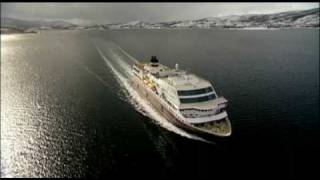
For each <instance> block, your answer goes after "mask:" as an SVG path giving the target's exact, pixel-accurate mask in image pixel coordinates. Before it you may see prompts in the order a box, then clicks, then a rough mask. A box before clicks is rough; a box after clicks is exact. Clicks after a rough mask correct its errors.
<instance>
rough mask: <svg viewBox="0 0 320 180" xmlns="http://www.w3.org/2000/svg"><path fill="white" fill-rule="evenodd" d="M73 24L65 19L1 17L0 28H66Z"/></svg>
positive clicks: (73, 25)
mask: <svg viewBox="0 0 320 180" xmlns="http://www.w3.org/2000/svg"><path fill="white" fill-rule="evenodd" d="M75 26H76V25H75V24H72V23H69V22H66V21H28V20H21V19H15V18H8V17H1V28H20V29H28V28H44V29H46V28H55V29H66V28H71V27H75Z"/></svg>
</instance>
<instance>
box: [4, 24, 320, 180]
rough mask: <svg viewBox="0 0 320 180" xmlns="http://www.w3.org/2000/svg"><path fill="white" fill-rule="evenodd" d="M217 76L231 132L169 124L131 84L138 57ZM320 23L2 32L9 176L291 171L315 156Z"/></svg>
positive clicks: (307, 170) (304, 169)
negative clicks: (211, 134) (200, 133)
mask: <svg viewBox="0 0 320 180" xmlns="http://www.w3.org/2000/svg"><path fill="white" fill-rule="evenodd" d="M152 55H155V56H157V57H158V59H159V60H160V62H161V63H163V64H165V65H167V66H170V67H174V65H175V64H176V63H178V64H179V66H180V68H181V69H185V70H188V71H190V72H193V73H195V74H197V75H199V76H201V77H203V78H205V79H207V80H209V81H211V82H212V84H213V85H214V87H215V89H216V91H217V92H218V94H219V95H222V96H224V97H225V98H226V99H228V100H229V109H228V113H229V117H230V119H231V123H232V128H233V129H232V130H233V134H232V136H231V137H229V138H222V139H221V138H217V139H216V140H210V141H207V140H204V139H202V138H200V137H197V136H195V135H192V134H188V133H186V132H184V131H183V130H181V129H179V128H177V127H174V126H172V125H171V124H170V123H168V122H167V121H166V120H165V119H163V117H161V116H159V115H157V114H156V113H155V112H154V111H153V109H152V108H151V107H150V106H149V105H148V102H145V101H143V100H142V99H139V97H137V96H136V94H135V93H134V92H133V91H132V89H131V88H130V86H129V85H128V83H127V79H128V77H129V75H128V74H129V69H130V65H131V64H132V63H133V62H134V61H149V58H150V56H152ZM319 124H320V123H319V29H295V30H256V31H253V30H201V29H196V30H195V29H194V30H186V29H184V30H182V29H180V30H178V29H177V30H108V31H98V30H97V31H51V32H41V33H39V34H21V35H1V176H2V177H103V176H112V175H120V176H121V175H130V176H131V175H132V176H140V177H141V176H149V177H150V175H152V176H156V177H169V176H170V177H209V178H211V179H214V178H218V177H228V176H236V177H244V176H245V177H261V176H262V177H269V176H270V177H273V178H274V177H293V176H308V175H311V174H316V169H317V167H314V166H313V165H312V162H313V161H316V159H317V158H319V155H318V154H319V152H320V148H319V143H320V136H319V133H320V126H319Z"/></svg>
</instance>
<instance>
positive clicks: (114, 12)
mask: <svg viewBox="0 0 320 180" xmlns="http://www.w3.org/2000/svg"><path fill="white" fill-rule="evenodd" d="M316 7H319V4H318V3H1V16H3V17H15V18H22V19H35V20H39V19H64V20H69V21H71V22H74V23H114V22H127V21H135V20H141V21H146V22H159V21H170V20H185V19H197V18H204V17H212V16H224V15H232V14H248V13H274V12H282V11H290V10H303V9H311V8H316Z"/></svg>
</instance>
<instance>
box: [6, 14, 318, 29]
mask: <svg viewBox="0 0 320 180" xmlns="http://www.w3.org/2000/svg"><path fill="white" fill-rule="evenodd" d="M299 27H319V8H315V9H309V10H303V11H288V12H282V13H274V14H247V15H229V16H224V17H208V18H202V19H196V20H183V21H179V20H178V21H167V22H157V23H148V22H141V21H132V22H126V23H113V24H102V25H101V24H95V25H87V26H84V25H76V24H74V23H70V22H67V21H60V20H56V21H27V20H20V19H15V18H7V17H1V32H7V31H10V30H14V31H19V32H25V31H26V30H27V31H28V30H38V29H162V28H299Z"/></svg>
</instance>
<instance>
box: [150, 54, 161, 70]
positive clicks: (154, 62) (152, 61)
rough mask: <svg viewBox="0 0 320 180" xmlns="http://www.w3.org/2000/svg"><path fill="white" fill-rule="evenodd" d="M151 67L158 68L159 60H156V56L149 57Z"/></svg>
mask: <svg viewBox="0 0 320 180" xmlns="http://www.w3.org/2000/svg"><path fill="white" fill-rule="evenodd" d="M150 61H151V66H153V67H157V66H159V60H158V59H157V57H156V56H151V60H150Z"/></svg>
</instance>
